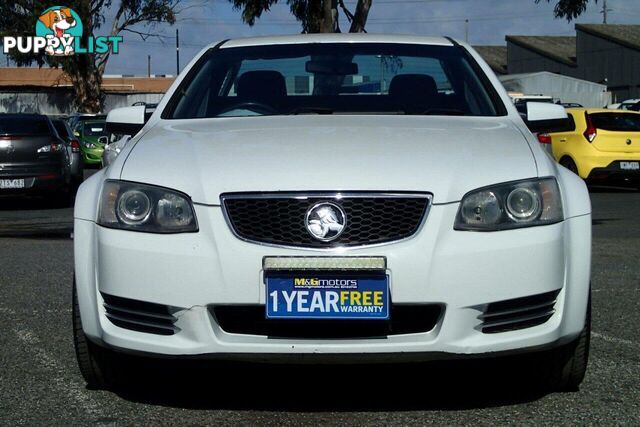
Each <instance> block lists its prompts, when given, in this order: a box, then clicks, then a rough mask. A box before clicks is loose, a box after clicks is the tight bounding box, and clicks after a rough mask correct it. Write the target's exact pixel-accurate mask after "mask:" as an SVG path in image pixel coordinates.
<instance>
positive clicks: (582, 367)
mask: <svg viewBox="0 0 640 427" xmlns="http://www.w3.org/2000/svg"><path fill="white" fill-rule="evenodd" d="M590 342H591V296H589V302H588V305H587V316H586V320H585V326H584V329H583V330H582V332H581V333H580V336H578V338H577V339H576V340H574V341H573V342H571V343H569V344H567V345H564V346H562V347H558V348H556V349H553V350H551V351H549V352H547V353H546V354H545V355H544V357H543V361H544V363H543V364H541V365H542V366H541V367H542V368H543V369H544V370H545V371H546V372H544V373H542V374H543V375H541V376H540V379H542V380H543V382H544V383H543V384H542V385H543V386H544V387H545V388H547V389H550V390H554V391H578V389H579V387H580V384H581V383H582V380H584V376H585V374H586V372H587V364H588V362H589V345H590ZM545 374H546V375H545Z"/></svg>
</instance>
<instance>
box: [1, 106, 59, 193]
mask: <svg viewBox="0 0 640 427" xmlns="http://www.w3.org/2000/svg"><path fill="white" fill-rule="evenodd" d="M70 180H71V177H70V159H69V154H68V152H67V150H66V141H64V140H63V139H62V138H61V137H60V136H59V135H58V133H57V132H56V130H55V128H54V126H53V123H51V120H50V119H49V118H48V117H47V116H43V115H40V114H0V194H10V193H31V194H40V195H46V196H49V197H51V198H52V199H55V200H56V201H58V202H61V201H66V200H68V197H67V195H68V190H69V186H70Z"/></svg>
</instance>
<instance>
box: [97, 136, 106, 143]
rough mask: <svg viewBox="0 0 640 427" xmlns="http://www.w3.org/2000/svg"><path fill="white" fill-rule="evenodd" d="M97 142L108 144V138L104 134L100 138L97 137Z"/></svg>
mask: <svg viewBox="0 0 640 427" xmlns="http://www.w3.org/2000/svg"><path fill="white" fill-rule="evenodd" d="M98 143H99V144H104V145H108V144H109V138H108V137H106V136H101V137H100V138H98Z"/></svg>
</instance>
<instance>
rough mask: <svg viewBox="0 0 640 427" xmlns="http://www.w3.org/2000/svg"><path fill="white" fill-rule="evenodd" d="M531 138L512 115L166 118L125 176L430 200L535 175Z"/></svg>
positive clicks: (199, 186) (193, 188)
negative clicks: (415, 194) (419, 195)
mask: <svg viewBox="0 0 640 427" xmlns="http://www.w3.org/2000/svg"><path fill="white" fill-rule="evenodd" d="M535 176H537V170H536V164H535V161H534V157H533V154H532V152H531V149H530V147H529V146H528V144H527V142H526V140H525V138H524V136H523V135H522V133H521V132H520V131H519V130H518V128H517V127H516V125H515V124H514V123H513V122H512V121H511V120H510V119H509V118H506V117H489V118H469V117H424V116H422V117H420V116H347V115H342V116H324V115H322V116H282V117H280V116H278V117H273V116H272V117H245V118H217V119H198V120H171V121H160V122H158V123H157V124H155V125H154V126H152V127H151V128H150V129H149V130H148V131H147V132H146V133H145V134H144V135H143V136H142V137H141V138H140V139H139V140H138V141H137V142H136V144H135V146H134V147H133V148H132V150H131V152H130V154H129V156H128V158H127V160H126V162H125V164H124V166H123V168H122V172H121V176H120V178H121V179H124V180H130V181H137V182H145V183H150V184H155V185H160V186H165V187H169V188H173V189H177V190H180V191H183V192H185V193H187V194H189V195H190V196H191V198H192V199H193V200H194V201H195V202H199V203H204V204H213V205H215V204H219V203H220V194H222V193H227V192H240V191H255V192H263V191H334V190H344V191H347V190H352V191H425V192H430V193H432V194H433V196H434V203H447V202H454V201H458V200H460V199H461V197H462V196H463V195H464V194H465V193H467V192H468V191H470V190H473V189H475V188H479V187H483V186H486V185H490V184H495V183H500V182H505V181H511V180H517V179H523V178H529V177H535Z"/></svg>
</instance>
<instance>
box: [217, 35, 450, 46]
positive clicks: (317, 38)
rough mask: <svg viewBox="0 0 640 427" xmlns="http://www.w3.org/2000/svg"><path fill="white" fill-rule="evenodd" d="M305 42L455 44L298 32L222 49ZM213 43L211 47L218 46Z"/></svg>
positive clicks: (424, 39)
mask: <svg viewBox="0 0 640 427" xmlns="http://www.w3.org/2000/svg"><path fill="white" fill-rule="evenodd" d="M303 43H398V44H425V45H435V46H453V43H452V42H451V40H449V39H447V38H445V37H426V36H413V35H397V34H368V33H367V34H365V33H357V34H354V33H337V34H336V33H328V34H296V35H287V36H263V37H247V38H238V39H231V40H228V41H226V42H224V43H223V44H222V45H221V46H220V49H226V48H232V47H246V46H266V45H285V44H303ZM216 45H217V43H213V44H211V45H210V47H214V46H216Z"/></svg>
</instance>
